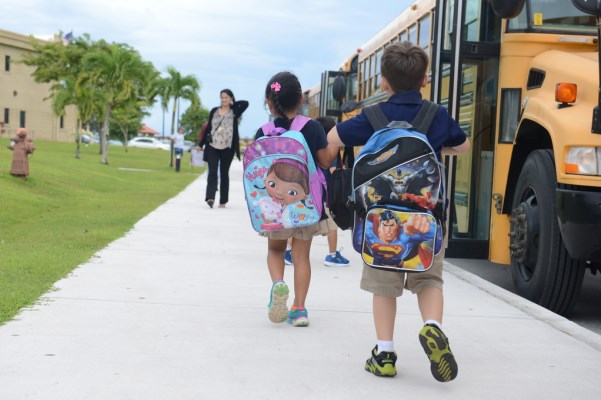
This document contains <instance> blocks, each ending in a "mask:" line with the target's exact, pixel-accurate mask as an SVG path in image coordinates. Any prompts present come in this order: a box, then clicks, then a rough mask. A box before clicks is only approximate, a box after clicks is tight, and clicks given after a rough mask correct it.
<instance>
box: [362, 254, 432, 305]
mask: <svg viewBox="0 0 601 400" xmlns="http://www.w3.org/2000/svg"><path fill="white" fill-rule="evenodd" d="M443 260H444V248H443V249H441V250H440V253H438V255H437V256H435V257H434V260H433V264H432V266H431V267H430V268H429V269H428V270H427V271H425V272H410V273H405V272H394V271H384V270H380V269H375V268H372V267H370V266H369V265H367V264H365V263H364V264H363V275H362V276H361V289H363V290H366V291H368V292H371V293H373V294H377V295H379V296H384V297H400V296H401V295H402V294H403V289H407V290H409V291H411V293H414V294H415V293H418V292H419V291H420V290H422V289H426V288H430V287H436V288H440V289H442V284H443V280H442V261H443Z"/></svg>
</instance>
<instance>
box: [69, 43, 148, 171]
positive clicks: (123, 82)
mask: <svg viewBox="0 0 601 400" xmlns="http://www.w3.org/2000/svg"><path fill="white" fill-rule="evenodd" d="M99 42H102V43H101V45H100V46H99V48H97V49H95V50H94V51H91V52H89V53H88V54H86V55H85V56H84V58H83V60H82V74H81V76H80V79H79V80H78V85H79V86H84V87H85V86H88V85H91V86H92V87H94V88H96V89H98V90H101V91H102V92H103V93H104V96H105V97H104V123H103V125H102V132H101V135H100V146H101V151H102V161H101V162H102V163H103V164H108V146H107V139H108V135H109V124H110V119H111V112H112V109H113V108H114V107H115V106H116V105H118V104H119V103H122V102H128V101H131V100H132V99H137V98H139V97H141V96H144V94H145V93H144V91H145V89H146V88H147V84H148V80H149V78H150V77H152V76H154V74H153V71H154V67H153V66H152V64H150V63H148V62H145V61H143V60H142V58H141V57H140V55H139V54H138V52H137V51H135V50H134V49H133V48H131V47H129V46H127V45H124V44H117V43H113V44H108V45H107V44H106V42H104V41H99Z"/></svg>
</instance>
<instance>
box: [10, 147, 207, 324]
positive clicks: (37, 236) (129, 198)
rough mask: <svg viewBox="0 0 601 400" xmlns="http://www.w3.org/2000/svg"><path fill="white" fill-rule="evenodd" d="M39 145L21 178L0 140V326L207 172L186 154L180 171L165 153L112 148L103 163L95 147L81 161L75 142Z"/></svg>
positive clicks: (87, 148)
mask: <svg viewBox="0 0 601 400" xmlns="http://www.w3.org/2000/svg"><path fill="white" fill-rule="evenodd" d="M34 144H35V145H36V148H37V149H36V151H35V153H34V154H33V155H32V156H31V158H30V161H29V171H30V176H29V177H28V178H27V179H26V180H24V179H21V178H16V177H13V176H11V175H10V165H11V161H12V152H11V151H10V150H9V149H7V145H8V139H7V138H6V137H4V138H0V324H3V323H5V322H6V321H8V320H10V319H11V318H13V317H14V316H15V315H16V314H17V313H18V312H19V310H20V309H21V308H23V307H24V306H28V305H31V304H33V303H34V302H35V301H36V299H38V298H39V297H40V296H41V295H42V294H43V293H45V292H47V291H48V290H49V289H51V288H52V285H53V284H54V282H56V281H58V280H59V279H60V278H62V277H63V276H65V275H66V274H68V273H69V272H71V271H72V270H73V269H74V268H75V267H77V266H78V265H80V264H82V263H84V262H86V261H87V260H89V259H90V257H91V256H92V255H93V254H94V253H96V252H97V251H98V250H100V249H102V248H103V247H105V246H106V245H107V244H108V243H110V242H111V241H113V240H115V239H117V238H119V237H121V236H123V234H124V233H125V232H127V231H128V230H130V229H131V228H132V226H133V225H134V224H135V223H136V222H137V221H138V220H140V219H141V218H142V217H144V216H145V215H146V214H148V213H149V212H150V211H152V210H154V209H155V208H156V207H158V206H159V205H161V204H162V203H164V202H165V201H167V200H168V199H169V198H171V197H173V196H174V195H176V194H177V193H178V192H180V191H181V190H182V189H183V188H185V187H186V186H187V185H188V184H189V183H191V182H192V181H193V180H194V179H195V178H197V177H198V175H199V174H200V172H201V171H202V170H201V169H200V168H196V167H195V168H194V169H191V168H190V158H189V157H190V155H189V154H188V153H187V154H185V157H184V160H182V168H181V172H180V173H175V172H174V168H171V167H169V152H167V151H164V150H150V149H137V148H132V149H129V152H127V153H126V152H125V148H124V147H117V146H115V147H109V155H108V159H109V165H104V164H101V163H100V160H101V156H100V155H99V154H98V152H99V146H98V145H90V146H89V147H82V149H81V158H80V159H76V158H75V157H74V155H75V144H73V143H54V142H41V141H40V142H37V141H35V142H34ZM159 239H160V238H157V240H159Z"/></svg>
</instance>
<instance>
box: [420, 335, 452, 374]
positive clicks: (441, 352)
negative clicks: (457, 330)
mask: <svg viewBox="0 0 601 400" xmlns="http://www.w3.org/2000/svg"><path fill="white" fill-rule="evenodd" d="M419 342H420V343H421V345H422V347H423V348H424V351H425V352H426V355H427V356H428V359H429V360H430V370H431V371H432V376H434V379H436V380H437V381H439V382H449V381H452V380H453V379H455V378H456V377H457V372H458V368H457V362H456V361H455V356H454V355H453V352H452V351H451V348H450V347H449V339H448V338H447V337H446V336H445V334H444V333H442V331H441V330H440V329H439V328H438V327H437V326H436V325H430V324H428V325H424V327H423V328H422V330H421V331H420V332H419Z"/></svg>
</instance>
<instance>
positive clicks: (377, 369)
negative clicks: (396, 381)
mask: <svg viewBox="0 0 601 400" xmlns="http://www.w3.org/2000/svg"><path fill="white" fill-rule="evenodd" d="M396 359H397V357H396V353H395V352H394V351H393V352H389V351H381V352H379V353H378V346H377V345H376V347H374V349H373V350H372V351H371V357H370V358H368V359H367V361H366V362H365V370H366V371H369V372H371V373H372V374H374V375H375V376H384V377H390V378H392V377H393V376H395V375H396V367H395V366H394V365H395V364H396Z"/></svg>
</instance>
